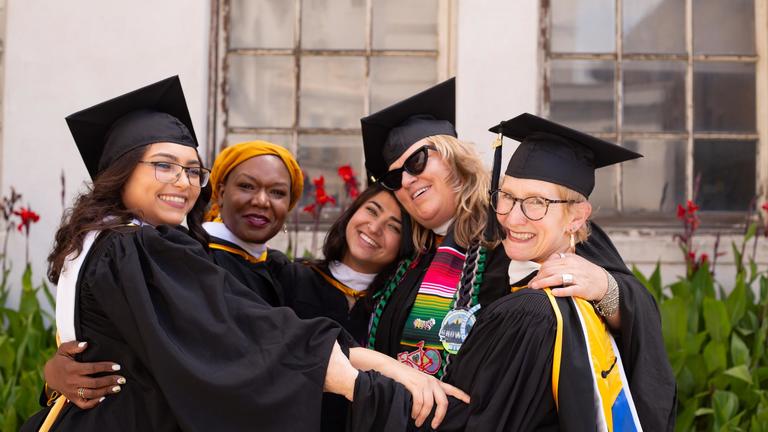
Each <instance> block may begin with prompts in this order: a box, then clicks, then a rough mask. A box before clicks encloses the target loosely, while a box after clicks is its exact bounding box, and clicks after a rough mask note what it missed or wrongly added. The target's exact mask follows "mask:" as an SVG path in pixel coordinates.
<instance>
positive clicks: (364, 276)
mask: <svg viewBox="0 0 768 432" xmlns="http://www.w3.org/2000/svg"><path fill="white" fill-rule="evenodd" d="M328 269H329V270H330V271H331V274H332V275H333V277H334V278H335V279H336V280H337V281H339V282H341V283H343V284H344V285H346V286H348V287H349V288H351V289H353V290H355V291H365V290H367V289H368V287H369V286H370V285H371V282H373V279H374V278H375V277H376V275H377V274H378V273H365V272H361V271H359V270H356V269H355V268H353V267H352V266H350V265H348V264H346V263H345V262H342V261H331V262H329V263H328Z"/></svg>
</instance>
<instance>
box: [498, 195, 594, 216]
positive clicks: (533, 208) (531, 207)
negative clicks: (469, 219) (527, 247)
mask: <svg viewBox="0 0 768 432" xmlns="http://www.w3.org/2000/svg"><path fill="white" fill-rule="evenodd" d="M518 202H519V203H520V210H522V211H523V215H524V216H525V217H527V218H528V219H529V220H532V221H538V220H541V219H543V218H544V216H546V215H547V210H549V205H550V204H576V203H578V202H580V201H574V200H551V199H547V198H542V197H539V196H531V197H528V198H515V197H514V196H512V194H509V193H507V192H504V191H503V190H501V189H497V190H495V191H492V192H491V207H493V211H495V212H496V214H500V215H507V214H509V213H510V212H511V211H512V210H513V209H514V208H515V204H517V203H518Z"/></svg>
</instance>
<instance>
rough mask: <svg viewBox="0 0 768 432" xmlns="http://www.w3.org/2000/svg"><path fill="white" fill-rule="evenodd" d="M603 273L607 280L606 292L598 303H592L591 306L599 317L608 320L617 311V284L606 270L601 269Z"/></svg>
mask: <svg viewBox="0 0 768 432" xmlns="http://www.w3.org/2000/svg"><path fill="white" fill-rule="evenodd" d="M603 272H605V277H606V279H608V290H607V291H605V295H604V296H603V298H602V299H600V301H599V302H593V304H594V305H595V310H596V311H597V313H599V314H600V316H602V317H603V318H610V317H612V316H614V315H616V313H617V312H618V311H619V284H618V283H617V282H616V279H614V277H613V276H612V275H611V274H610V273H608V271H607V270H606V269H603Z"/></svg>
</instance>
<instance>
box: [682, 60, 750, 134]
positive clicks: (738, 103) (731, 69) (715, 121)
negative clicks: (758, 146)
mask: <svg viewBox="0 0 768 432" xmlns="http://www.w3.org/2000/svg"><path fill="white" fill-rule="evenodd" d="M693 74H694V75H693V102H694V114H693V119H694V126H693V128H694V131H697V132H698V131H707V132H718V131H719V132H747V133H749V132H754V131H755V130H756V126H755V121H756V114H755V113H756V111H757V109H756V105H755V91H756V90H755V64H754V63H695V64H694V66H693Z"/></svg>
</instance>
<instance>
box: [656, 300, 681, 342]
mask: <svg viewBox="0 0 768 432" xmlns="http://www.w3.org/2000/svg"><path fill="white" fill-rule="evenodd" d="M660 310H661V323H662V325H661V331H662V333H663V335H664V343H665V345H666V347H667V351H670V352H671V351H676V350H677V349H678V348H681V347H683V344H684V343H685V340H686V337H687V335H688V304H687V302H686V301H685V300H684V299H682V298H679V297H675V298H672V299H669V300H666V301H665V302H663V303H662V304H661V306H660Z"/></svg>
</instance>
